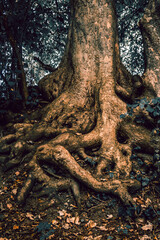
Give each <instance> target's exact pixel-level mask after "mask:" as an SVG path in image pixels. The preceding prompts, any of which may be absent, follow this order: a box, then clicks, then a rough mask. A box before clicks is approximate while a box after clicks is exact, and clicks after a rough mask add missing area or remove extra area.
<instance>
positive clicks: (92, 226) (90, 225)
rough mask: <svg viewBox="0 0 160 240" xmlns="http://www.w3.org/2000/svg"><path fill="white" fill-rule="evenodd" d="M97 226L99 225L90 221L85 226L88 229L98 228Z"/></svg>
mask: <svg viewBox="0 0 160 240" xmlns="http://www.w3.org/2000/svg"><path fill="white" fill-rule="evenodd" d="M96 225H97V223H95V222H93V221H92V220H90V221H89V222H88V223H87V224H86V225H85V226H86V227H88V228H94V227H96Z"/></svg>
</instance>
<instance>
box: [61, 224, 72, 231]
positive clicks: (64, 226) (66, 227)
mask: <svg viewBox="0 0 160 240" xmlns="http://www.w3.org/2000/svg"><path fill="white" fill-rule="evenodd" d="M62 227H63V228H64V229H67V230H68V229H69V228H70V226H69V224H68V223H65V224H64V225H63V226H62Z"/></svg>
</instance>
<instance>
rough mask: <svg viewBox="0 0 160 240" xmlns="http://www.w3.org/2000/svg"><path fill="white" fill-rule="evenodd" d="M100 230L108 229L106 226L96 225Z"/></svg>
mask: <svg viewBox="0 0 160 240" xmlns="http://www.w3.org/2000/svg"><path fill="white" fill-rule="evenodd" d="M98 228H99V229H100V230H102V231H107V230H108V229H107V228H106V226H100V227H98Z"/></svg>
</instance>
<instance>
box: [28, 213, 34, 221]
mask: <svg viewBox="0 0 160 240" xmlns="http://www.w3.org/2000/svg"><path fill="white" fill-rule="evenodd" d="M26 217H27V218H29V219H30V220H34V216H33V214H31V213H27V214H26Z"/></svg>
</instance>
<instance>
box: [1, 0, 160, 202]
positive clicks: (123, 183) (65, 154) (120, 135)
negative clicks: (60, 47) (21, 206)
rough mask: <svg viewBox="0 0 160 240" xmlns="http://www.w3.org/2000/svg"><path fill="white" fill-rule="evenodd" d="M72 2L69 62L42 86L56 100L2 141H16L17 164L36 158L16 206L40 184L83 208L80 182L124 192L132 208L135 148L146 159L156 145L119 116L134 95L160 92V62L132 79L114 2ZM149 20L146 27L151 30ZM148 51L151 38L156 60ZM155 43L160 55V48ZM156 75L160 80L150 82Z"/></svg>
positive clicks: (129, 119)
mask: <svg viewBox="0 0 160 240" xmlns="http://www.w3.org/2000/svg"><path fill="white" fill-rule="evenodd" d="M151 2H153V4H154V3H155V1H151ZM156 2H157V1H156ZM70 4H71V22H70V29H69V33H68V43H67V46H66V51H65V54H64V57H63V59H62V62H61V64H60V66H59V68H58V69H57V70H56V71H55V72H53V73H51V74H49V75H48V76H46V77H44V78H43V79H42V80H41V81H40V83H39V87H40V89H41V91H42V92H43V94H44V96H45V97H46V98H47V99H48V100H50V101H51V103H50V104H49V105H48V106H46V107H45V108H44V109H41V110H40V111H39V112H38V114H37V113H36V114H35V115H34V117H36V116H38V117H40V116H41V120H40V123H35V124H34V125H32V124H29V123H24V124H16V125H15V126H14V128H15V129H16V131H17V132H16V134H15V135H9V136H7V137H5V138H3V140H2V141H1V143H4V142H5V143H10V142H13V139H14V140H17V142H16V144H15V145H14V146H13V147H12V150H11V153H10V158H11V159H12V158H13V156H17V159H19V161H20V160H21V158H22V156H23V155H24V152H26V150H27V152H31V154H32V155H33V158H32V160H31V161H30V163H29V165H28V167H29V168H30V170H31V175H29V178H28V180H27V181H26V184H25V185H24V187H23V188H22V190H21V192H20V194H19V195H18V201H20V202H21V201H23V200H24V199H25V198H26V193H28V191H29V190H30V189H31V187H32V185H33V183H34V180H35V179H38V180H39V181H42V182H44V183H45V184H47V185H48V186H50V187H52V188H54V189H56V190H58V189H66V188H68V187H71V188H72V190H73V193H74V195H75V197H76V200H77V203H78V204H80V199H79V188H78V184H77V183H79V182H82V183H83V184H85V185H87V186H88V187H90V188H92V189H93V190H95V191H99V192H111V193H113V194H115V195H118V196H119V197H120V198H121V199H122V201H123V202H124V203H126V204H128V203H132V204H134V202H133V200H132V197H131V196H130V194H129V193H128V190H129V189H130V188H132V189H133V188H134V189H137V188H139V187H140V183H139V182H138V181H136V180H132V179H130V178H129V174H130V171H131V170H132V162H131V160H130V156H131V153H132V149H133V147H134V146H137V144H139V145H140V146H141V149H142V152H144V149H145V151H146V153H147V154H153V152H154V148H155V146H154V144H151V140H152V139H151V133H150V129H149V130H148V129H147V128H146V126H144V125H138V126H137V125H136V123H135V121H134V120H135V116H133V117H130V116H128V117H126V118H125V119H122V120H121V119H120V115H121V114H124V113H126V111H127V109H126V103H130V104H131V103H133V102H134V99H135V98H136V97H139V98H142V97H145V96H146V97H155V96H156V95H157V94H158V93H159V90H158V87H157V86H158V85H156V84H158V81H159V80H158V74H159V68H158V66H157V65H156V63H157V61H155V62H154V64H152V62H151V63H150V64H149V61H148V65H147V67H146V72H145V75H144V77H143V78H142V79H141V78H140V77H139V76H134V77H132V76H131V74H130V73H129V72H128V71H127V70H126V69H125V67H124V66H123V65H122V63H121V62H120V57H119V44H118V34H117V19H116V14H115V3H114V1H109V0H107V1H106V0H101V1H99V0H94V1H93V0H90V1H80V0H72V1H71V2H70ZM149 6H150V5H149ZM148 9H149V10H147V11H150V8H148ZM145 16H146V15H145ZM154 16H155V13H154ZM145 19H146V18H145V17H144V20H143V21H142V23H141V25H142V26H143V28H144V29H145V31H146V32H147V31H148V30H147V29H148V27H145V26H146V25H145ZM152 21H153V18H152ZM143 22H144V23H143ZM153 24H154V23H153ZM156 26H157V28H158V27H159V25H158V24H157V25H155V28H156ZM142 31H143V29H142ZM155 31H156V30H155ZM157 35H158V31H157ZM151 36H152V33H151ZM148 46H149V43H148V42H147V41H146V45H145V49H146V53H147V54H146V57H147V59H149V58H150V57H152V56H151V55H150V54H151V53H150V52H149V51H148V49H149V47H148ZM156 46H157V48H156V52H158V50H159V48H158V47H159V45H156ZM147 51H148V52H147ZM158 57H159V56H158ZM157 64H158V63H157ZM149 66H150V67H149ZM148 69H150V70H148ZM150 73H153V74H154V76H157V78H154V79H153V78H152V79H153V81H151V82H149V79H150V78H149V76H150ZM136 111H137V112H138V111H139V109H136ZM141 114H143V116H145V117H146V119H147V121H148V122H149V123H150V125H151V122H152V121H151V120H150V118H149V116H148V115H147V114H146V113H143V111H141ZM29 130H31V131H30V132H29ZM39 139H41V141H42V143H43V140H44V144H41V146H39V141H38V140H39ZM46 139H47V142H46ZM29 141H34V145H32V146H30V145H29V144H28V142H29ZM3 151H7V150H5V149H3ZM77 156H79V158H77ZM93 156H94V157H95V158H94V160H93ZM29 158H30V155H29ZM77 159H80V160H79V161H77ZM86 159H90V162H91V163H93V162H94V161H95V162H94V163H95V164H94V165H95V166H96V168H95V171H93V169H90V170H88V169H86V168H85V167H83V162H82V160H85V161H86ZM17 161H18V160H17ZM41 162H45V163H49V164H53V165H54V166H57V165H58V166H59V167H60V168H61V167H62V168H64V169H65V170H67V172H68V173H69V176H68V175H67V179H58V180H57V178H54V176H52V177H53V179H52V177H49V176H48V175H47V174H46V173H45V172H44V170H43V169H42V168H41ZM110 170H112V171H113V172H114V178H113V179H109V177H108V175H107V171H110ZM52 175H53V174H52Z"/></svg>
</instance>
